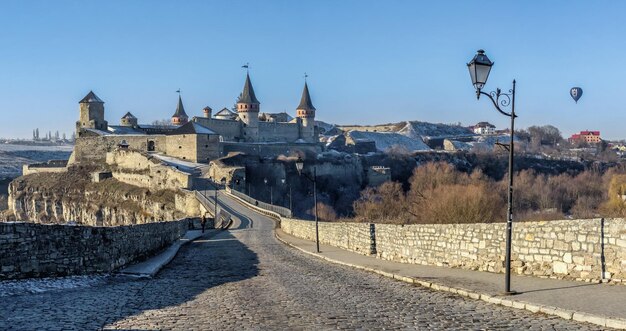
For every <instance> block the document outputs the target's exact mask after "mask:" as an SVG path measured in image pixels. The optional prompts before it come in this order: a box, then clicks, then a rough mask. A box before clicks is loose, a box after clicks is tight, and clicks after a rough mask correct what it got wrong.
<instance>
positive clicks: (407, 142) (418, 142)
mask: <svg viewBox="0 0 626 331" xmlns="http://www.w3.org/2000/svg"><path fill="white" fill-rule="evenodd" d="M348 134H349V135H350V137H351V138H352V139H355V140H370V141H373V142H374V143H375V144H376V149H378V150H380V151H386V150H388V149H390V148H391V147H393V146H399V147H404V148H406V149H407V150H409V151H410V152H413V151H426V150H431V148H430V147H428V145H426V144H425V143H424V141H423V140H422V139H421V138H411V137H407V136H405V135H402V134H400V133H395V132H366V131H350V132H349V133H348Z"/></svg>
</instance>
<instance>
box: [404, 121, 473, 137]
mask: <svg viewBox="0 0 626 331" xmlns="http://www.w3.org/2000/svg"><path fill="white" fill-rule="evenodd" d="M398 133H400V134H402V135H405V136H407V137H410V138H424V137H429V138H435V137H442V138H443V137H450V136H464V135H467V136H473V135H474V132H472V130H470V129H469V128H466V127H463V126H459V125H450V124H441V123H427V122H419V121H407V122H406V124H405V126H404V127H403V128H402V129H400V130H399V131H398Z"/></svg>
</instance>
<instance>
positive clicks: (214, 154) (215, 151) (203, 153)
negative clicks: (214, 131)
mask: <svg viewBox="0 0 626 331" xmlns="http://www.w3.org/2000/svg"><path fill="white" fill-rule="evenodd" d="M221 151H222V148H221V144H220V137H219V136H218V135H197V137H196V152H197V155H196V161H194V162H202V163H208V162H209V161H211V160H215V159H217V158H219V157H220V156H221Z"/></svg>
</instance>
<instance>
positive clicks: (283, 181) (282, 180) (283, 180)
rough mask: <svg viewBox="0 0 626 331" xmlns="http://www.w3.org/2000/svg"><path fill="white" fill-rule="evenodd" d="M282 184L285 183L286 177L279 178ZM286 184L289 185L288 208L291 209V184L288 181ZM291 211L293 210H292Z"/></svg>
mask: <svg viewBox="0 0 626 331" xmlns="http://www.w3.org/2000/svg"><path fill="white" fill-rule="evenodd" d="M280 181H281V182H282V183H283V185H285V183H287V179H285V178H283V179H281V180H280ZM287 186H289V210H292V204H291V185H290V184H289V183H287ZM292 211H293V210H292Z"/></svg>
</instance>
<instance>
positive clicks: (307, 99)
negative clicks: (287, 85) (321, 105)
mask: <svg viewBox="0 0 626 331" xmlns="http://www.w3.org/2000/svg"><path fill="white" fill-rule="evenodd" d="M304 77H305V78H304V79H305V81H304V89H303V90H302V97H301V98H300V105H299V106H298V108H297V109H301V110H307V111H312V110H315V107H313V102H311V95H310V94H309V86H308V84H307V82H306V74H305V75H304Z"/></svg>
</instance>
